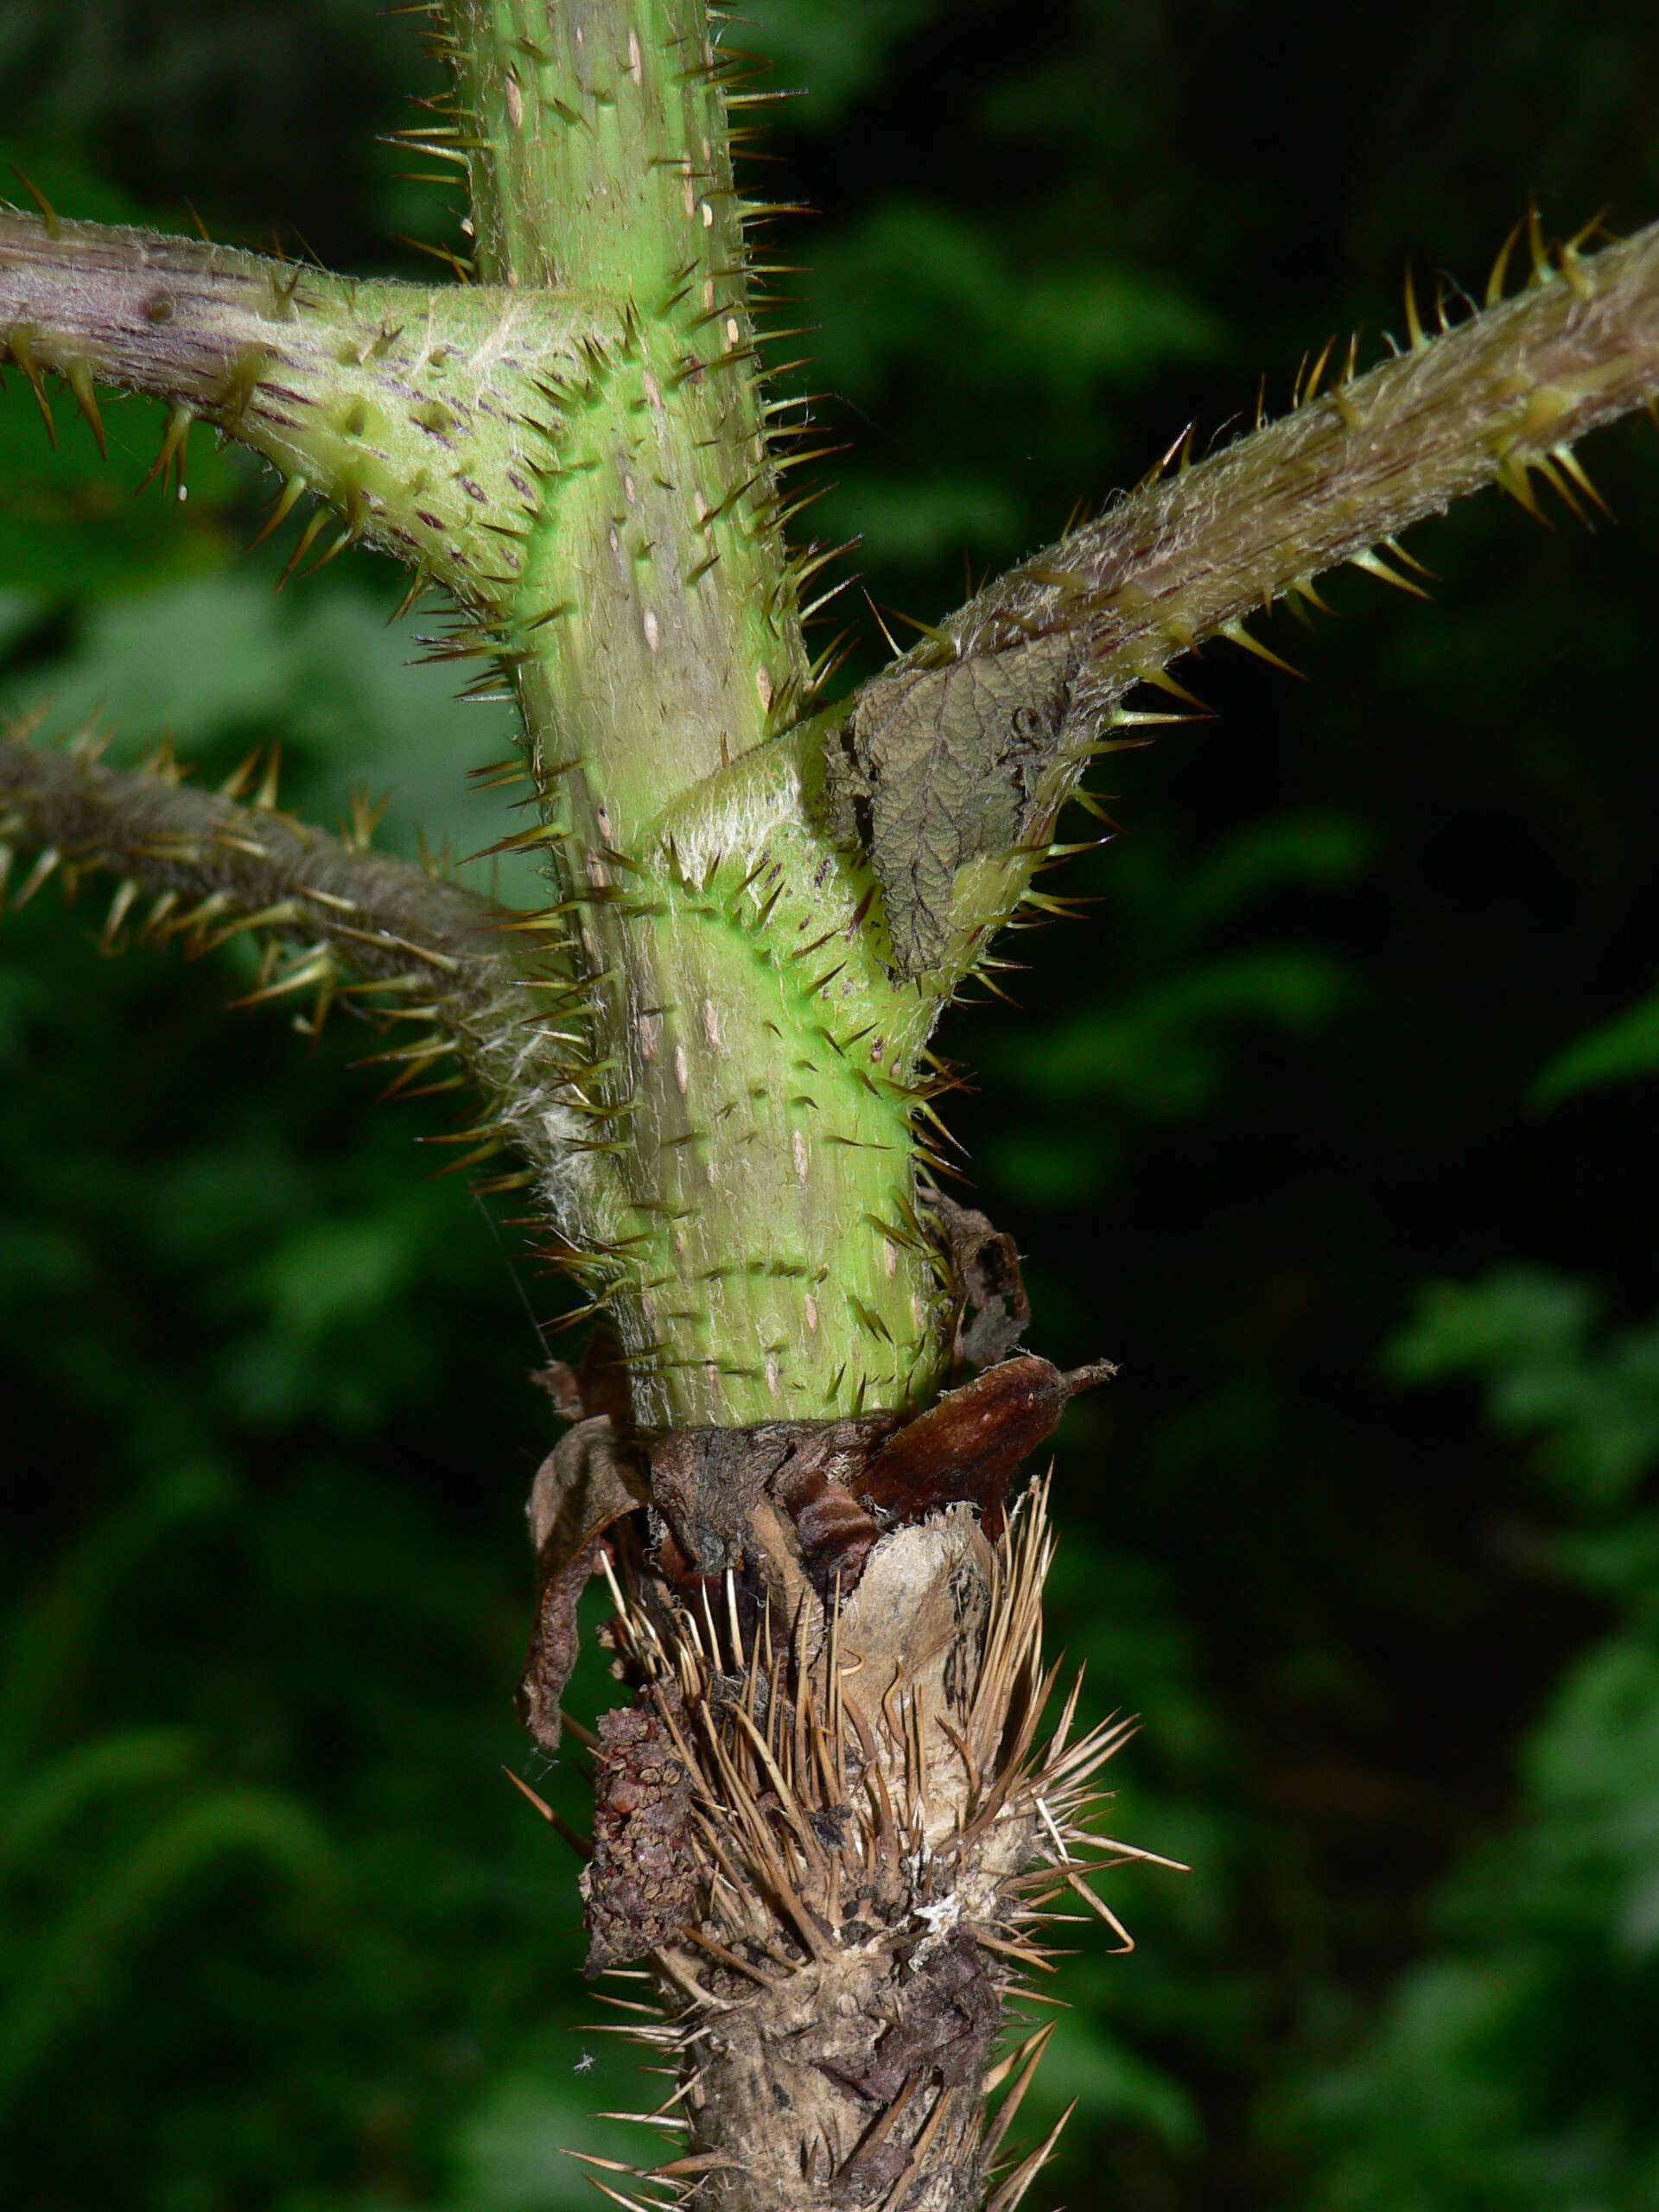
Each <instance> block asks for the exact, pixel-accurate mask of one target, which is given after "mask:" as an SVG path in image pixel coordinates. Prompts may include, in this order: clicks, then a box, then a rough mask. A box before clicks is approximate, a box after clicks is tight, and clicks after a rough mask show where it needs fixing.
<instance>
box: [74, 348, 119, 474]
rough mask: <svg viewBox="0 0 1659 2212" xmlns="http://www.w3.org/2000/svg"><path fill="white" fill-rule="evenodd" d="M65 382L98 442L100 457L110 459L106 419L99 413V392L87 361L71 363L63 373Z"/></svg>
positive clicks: (103, 459) (104, 459) (105, 459)
mask: <svg viewBox="0 0 1659 2212" xmlns="http://www.w3.org/2000/svg"><path fill="white" fill-rule="evenodd" d="M63 380H64V382H65V383H66V384H67V385H68V387H69V389H70V391H72V392H73V394H74V395H75V404H76V405H77V406H78V407H79V410H80V411H81V413H82V414H83V415H84V416H86V421H87V423H88V426H89V427H90V429H91V430H92V436H93V437H94V439H96V441H97V442H98V457H99V460H100V461H107V460H108V459H109V457H110V448H109V442H108V440H107V439H106V438H105V435H104V418H103V416H101V415H100V414H99V411H98V391H97V388H96V387H95V386H94V385H93V383H92V371H91V369H90V368H88V367H87V365H86V362H85V361H71V362H70V364H69V365H68V367H67V369H66V370H65V371H64V372H63Z"/></svg>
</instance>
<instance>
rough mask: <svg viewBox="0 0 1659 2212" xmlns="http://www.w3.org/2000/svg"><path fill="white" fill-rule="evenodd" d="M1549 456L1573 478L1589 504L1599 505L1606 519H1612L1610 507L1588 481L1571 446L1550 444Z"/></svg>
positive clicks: (1582, 466) (1581, 464)
mask: <svg viewBox="0 0 1659 2212" xmlns="http://www.w3.org/2000/svg"><path fill="white" fill-rule="evenodd" d="M1549 457H1550V459H1551V460H1552V461H1554V463H1555V466H1556V467H1558V468H1563V469H1565V470H1566V471H1567V474H1568V475H1569V476H1570V477H1571V478H1572V479H1573V482H1574V483H1575V484H1576V485H1577V486H1578V487H1579V489H1580V492H1582V493H1583V494H1584V496H1585V498H1586V499H1588V500H1589V501H1590V503H1591V505H1592V506H1595V507H1599V509H1600V510H1601V512H1602V513H1603V514H1604V515H1605V517H1606V518H1607V520H1608V521H1609V522H1611V521H1612V519H1613V511H1612V509H1611V507H1610V506H1609V505H1608V504H1607V502H1606V500H1605V499H1603V498H1602V496H1601V494H1600V493H1599V492H1598V491H1597V489H1596V487H1595V486H1594V485H1593V484H1592V482H1591V481H1590V479H1589V478H1588V477H1587V476H1586V474H1585V472H1584V465H1583V463H1582V462H1581V461H1580V459H1579V456H1578V455H1577V454H1575V453H1574V452H1573V448H1572V447H1571V446H1552V447H1551V448H1550V449H1549Z"/></svg>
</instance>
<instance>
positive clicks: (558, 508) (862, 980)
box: [424, 0, 939, 1426]
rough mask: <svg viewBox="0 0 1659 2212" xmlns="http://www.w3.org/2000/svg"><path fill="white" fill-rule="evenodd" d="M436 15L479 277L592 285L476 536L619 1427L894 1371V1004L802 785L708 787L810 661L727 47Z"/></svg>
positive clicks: (922, 1349) (864, 1384)
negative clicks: (518, 721) (514, 712)
mask: <svg viewBox="0 0 1659 2212" xmlns="http://www.w3.org/2000/svg"><path fill="white" fill-rule="evenodd" d="M448 16H449V26H450V35H449V40H448V47H449V54H450V59H451V61H452V64H453V67H454V74H455V79H456V84H457V88H458V92H459V99H458V102H457V105H456V108H455V111H454V120H453V123H451V124H441V125H440V124H435V125H434V126H433V127H432V128H431V129H430V130H428V131H427V132H426V133H425V134H424V135H425V138H426V139H427V140H428V141H429V143H430V149H431V150H433V151H435V152H447V153H448V155H449V156H450V157H451V158H452V159H454V158H459V159H461V160H464V162H465V164H466V168H467V178H468V182H469V187H470V192H471V200H472V209H473V213H472V229H473V235H474V249H475V257H476V264H477V270H478V273H479V275H480V277H484V278H486V279H487V280H488V281H491V282H493V283H504V284H505V285H507V286H510V287H514V288H517V289H523V290H524V291H526V292H528V291H531V290H540V289H545V288H553V287H561V286H570V285H580V287H581V289H582V293H583V294H584V296H586V297H588V299H590V300H593V301H595V302H599V303H600V313H601V321H605V318H606V310H607V308H608V326H607V327H605V328H604V329H603V330H602V332H601V334H600V335H597V336H595V337H594V339H593V340H590V341H589V343H588V346H587V347H586V350H585V353H584V358H583V362H582V366H581V369H580V371H579V372H576V373H575V374H574V375H572V376H568V377H562V378H560V379H559V380H558V381H557V383H556V385H555V384H551V383H550V386H549V390H548V402H549V416H550V421H552V420H554V419H556V423H557V425H558V428H557V435H550V436H549V437H548V439H547V440H546V442H545V459H544V461H543V463H542V465H541V466H540V467H539V468H538V470H537V486H536V490H535V493H534V496H533V497H532V498H531V499H528V500H527V501H526V503H525V511H524V518H523V524H522V528H520V529H518V530H517V531H515V532H514V533H513V542H512V543H508V544H506V545H505V546H504V559H503V575H502V577H501V579H500V588H501V614H500V619H499V624H498V626H497V627H496V631H495V636H496V639H497V642H498V643H499V646H500V649H501V657H502V659H503V661H504V663H505V665H506V666H507V667H508V668H509V669H510V670H511V671H512V681H513V683H514V686H515V688H516V690H517V693H518V700H519V702H520V705H521V707H522V709H523V714H524V728H525V734H526V741H527V745H528V749H529V754H530V765H531V771H532V773H533V775H534V777H535V779H536V783H537V791H538V795H539V804H540V806H541V810H542V815H543V821H544V823H545V825H546V831H547V842H548V847H549V858H550V876H551V878H552V880H553V881H554V884H555V886H556V898H555V901H554V908H555V910H556V911H554V912H550V916H549V918H548V928H549V931H550V935H551V936H554V937H556V938H557V939H558V941H559V942H560V943H561V944H562V945H563V948H564V950H566V952H567V954H568V956H569V959H570V962H571V963H572V965H573V967H574V969H575V972H576V973H577V974H578V975H579V976H580V977H581V978H582V983H583V988H582V991H581V992H580V994H578V995H573V997H572V999H571V1001H569V1004H568V1005H565V1006H563V1007H561V1008H560V1009H559V1019H560V1020H562V1021H563V1023H564V1025H565V1027H566V1028H567V1029H568V1030H569V1037H570V1047H569V1058H568V1061H567V1070H568V1082H569V1088H570V1090H571V1091H572V1092H573V1093H574V1094H575V1095H576V1096H579V1097H580V1099H581V1101H582V1108H583V1110H585V1111H586V1112H588V1114H589V1115H590V1116H591V1119H592V1122H593V1127H594V1145H595V1147H599V1148H601V1150H602V1153H603V1155H604V1158H605V1161H606V1174H607V1189H608V1191H609V1192H610V1205H609V1213H608V1217H607V1219H606V1220H605V1221H604V1222H603V1223H602V1224H601V1230H600V1234H599V1235H598V1236H596V1237H595V1238H594V1239H593V1240H592V1243H591V1245H590V1249H588V1251H586V1252H584V1253H581V1254H578V1255H575V1261H576V1263H577V1264H578V1266H580V1267H581V1268H583V1269H584V1271H585V1273H586V1275H587V1277H588V1281H590V1282H593V1283H594V1284H595V1285H596V1286H597V1289H596V1294H597V1295H599V1296H601V1297H602V1298H603V1299H604V1300H605V1301H606V1303H607V1306H609V1309H610V1311H611V1313H613V1316H614V1318H615V1320H616V1322H617V1325H618V1326H619V1329H620V1334H621V1336H622V1338H623V1342H624V1347H625V1349H626V1352H627V1353H628V1355H629V1357H630V1361H631V1363H632V1373H633V1376H634V1389H635V1397H636V1405H637V1410H638V1412H639V1415H640V1417H641V1418H642V1419H643V1420H645V1421H647V1422H649V1423H652V1424H654V1425H661V1426H671V1425H676V1424H682V1425H683V1424H686V1423H691V1422H705V1423H716V1424H724V1425H744V1424H747V1423H752V1422H754V1421H763V1420H767V1419H777V1418H779V1417H782V1416H793V1417H797V1418H810V1417H816V1416H822V1415H833V1414H840V1413H843V1412H849V1411H853V1410H856V1409H858V1408H861V1407H862V1406H865V1405H878V1404H882V1405H897V1404H901V1403H904V1402H911V1401H913V1400H915V1399H916V1398H917V1397H918V1396H922V1395H926V1393H927V1392H928V1391H929V1390H930V1389H931V1386H932V1384H933V1382H934V1380H935V1378H936V1369H937V1351H936V1346H937V1342H938V1319H939V1308H938V1289H937V1285H936V1283H935V1281H934V1277H933V1272H932V1267H931V1259H930V1255H928V1253H927V1252H926V1251H925V1249H922V1242H921V1240H920V1239H918V1237H917V1236H915V1235H914V1233H913V1230H912V1228H911V1227H910V1226H909V1224H911V1223H912V1222H913V1218H914V1216H913V1209H912V1160H913V1145H912V1136H911V1130H910V1119H909V1114H910V1103H911V1102H910V1099H909V1096H908V1095H907V1091H906V1085H905V1081H904V1077H905V1072H906V1064H907V1061H908V1058H909V1057H910V1055H909V1051H908V1047H909V1046H910V1045H911V1044H912V1043H913V1042H914V1041H915V1040H914V1039H912V1038H911V1037H909V1036H908V1035H907V1034H906V1030H907V1028H909V1029H913V1027H914V1022H913V1019H912V1018H911V1017H909V1016H908V1015H907V1014H906V1012H905V1011H904V1010H903V1009H901V1008H899V1007H895V1006H894V1005H893V1002H892V995H891V993H890V992H889V991H888V990H887V986H886V983H885V979H884V977H883V976H882V975H881V973H880V969H879V967H878V966H876V965H875V964H874V963H872V961H871V959H870V957H869V954H868V948H867V947H866V946H865V944H863V942H862V941H861V934H860V931H859V930H858V927H857V913H858V906H859V899H860V898H861V896H862V890H863V887H862V886H861V884H860V882H859V881H858V880H857V876H856V871H855V870H853V869H851V868H849V866H848V864H847V863H846V862H845V861H842V860H841V859H840V858H839V857H838V856H837V855H836V854H835V853H834V852H833V851H832V850H831V849H830V848H829V846H828V845H827V844H825V843H823V842H818V841H817V840H815V838H814V837H813V836H812V834H811V832H810V829H809V828H808V826H807V823H806V819H805V800H804V794H803V793H802V791H799V790H798V789H796V790H792V791H788V792H786V793H784V794H782V795H781V797H780V798H779V804H777V805H775V806H774V807H773V808H772V813H771V814H770V816H766V815H765V813H764V810H762V812H761V813H759V814H758V813H757V812H756V811H755V810H754V809H753V808H752V807H751V808H746V807H744V806H741V805H737V806H726V807H724V811H723V815H722V804H723V802H722V791H723V789H724V786H723V785H722V778H724V777H725V776H726V775H727V774H728V772H729V771H730V769H731V768H732V766H733V765H734V764H737V763H741V762H743V761H744V760H747V757H748V756H749V755H751V754H752V753H755V752H756V751H757V749H758V748H762V747H770V746H772V745H773V744H774V742H775V741H776V740H777V738H778V737H779V734H780V733H782V732H785V731H787V730H788V729H789V728H791V727H792V726H793V725H794V724H795V723H796V722H797V721H798V719H799V716H800V714H801V712H802V709H803V707H804V702H805V699H806V696H807V688H808V677H807V658H806V653H805V649H804V645H803V642H802V638H801V629H800V621H799V617H798V608H797V595H796V579H795V575H794V573H793V571H792V569H791V565H790V562H789V559H788V556H787V554H786V551H785V544H784V538H783V527H782V522H783V518H782V512H781V505H780V499H779V490H778V484H777V480H776V478H775V474H774V470H773V467H772V461H771V459H770V457H769V455H768V453H767V449H766V442H765V437H764V435H763V408H762V402H761V397H760V373H759V369H758V365H757V360H756V352H755V336H754V327H753V317H752V313H751V307H750V302H749V296H748V285H747V267H746V257H745V245H744V224H745V210H744V208H743V207H742V205H741V202H740V201H739V200H738V197H737V194H736V191H735V188H734V182H733V177H732V166H731V152H730V131H729V125H728V114H727V104H728V86H727V83H726V78H727V74H728V72H727V69H726V66H725V65H724V63H723V62H722V61H721V59H720V58H719V57H718V56H717V54H716V53H715V48H714V46H713V43H712V41H711V39H710V34H709V23H708V19H707V14H706V10H705V9H704V7H703V5H702V0H544V3H543V0H452V4H451V6H450V8H449V10H448ZM790 760H791V762H794V763H795V764H796V768H797V769H798V756H796V755H794V754H791V755H790ZM791 772H795V771H794V770H791ZM705 802H706V803H705ZM688 805H689V806H690V808H691V811H692V818H690V819H689V820H679V819H678V817H679V814H680V811H681V810H683V809H684V808H686V807H687V806H688ZM722 818H723V819H724V821H725V824H726V827H725V829H724V831H722V832H721V834H720V835H718V836H715V835H713V834H711V832H710V828H709V825H710V823H712V822H714V821H715V820H717V819H722ZM677 823H678V827H676V825H677ZM785 847H787V850H785ZM693 848H695V851H694V850H693ZM809 887H810V889H811V891H812V893H813V895H812V896H810V897H808V896H806V895H804V894H805V893H806V891H807V890H808V888H809ZM842 893H844V894H845V895H844V896H842ZM826 905H827V906H828V909H829V919H828V923H826V912H825V910H826ZM849 924H850V925H851V926H850V927H849V926H848V925H849Z"/></svg>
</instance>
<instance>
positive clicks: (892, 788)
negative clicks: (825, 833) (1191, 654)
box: [824, 633, 1078, 980]
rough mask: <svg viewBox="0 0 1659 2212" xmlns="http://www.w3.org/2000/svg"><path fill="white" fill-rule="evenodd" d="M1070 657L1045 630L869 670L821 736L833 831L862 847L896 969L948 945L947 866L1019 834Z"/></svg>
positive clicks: (1051, 740) (1026, 825) (1071, 642)
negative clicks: (913, 664) (825, 740)
mask: <svg viewBox="0 0 1659 2212" xmlns="http://www.w3.org/2000/svg"><path fill="white" fill-rule="evenodd" d="M1077 658H1078V655H1077V643H1076V641H1075V639H1072V638H1071V637H1070V636H1069V635H1066V634H1065V633H1057V634H1056V635H1055V636H1053V637H1052V638H1039V639H1033V641H1032V642H1031V643H1030V644H1029V645H1019V646H1015V647H1013V648H1011V649H1010V650H1008V651H1007V652H999V653H984V654H976V655H974V656H972V657H970V658H968V659H965V660H960V661H953V662H952V663H950V665H949V666H948V667H944V668H918V669H906V670H905V671H903V672H902V673H900V674H899V675H896V676H892V677H879V678H878V679H877V680H876V681H875V682H874V683H872V684H870V685H869V686H868V688H867V689H866V690H864V692H863V693H862V694H861V696H860V698H859V701H858V703H857V705H856V706H855V709H854V710H853V713H852V715H851V716H850V718H849V721H847V722H846V723H845V724H844V725H843V726H842V728H841V730H840V731H839V732H838V733H837V734H836V737H835V738H834V739H832V740H831V741H830V743H829V747H828V749H827V751H826V754H825V762H824V780H825V791H826V794H827V797H828V800H829V813H830V828H831V834H832V835H833V836H836V837H837V838H838V839H839V840H840V841H841V842H843V843H845V844H851V843H854V842H857V843H858V844H860V845H861V846H862V848H863V849H864V852H865V855H866V856H867V858H868V861H869V863H870V866H871V868H872V869H873V870H874V874H875V878H876V880H877V881H878V883H880V887H881V890H882V893H883V896H884V898H885V899H886V901H887V928H888V933H889V936H890V938H891V940H892V949H893V972H894V974H895V975H896V976H898V977H899V978H900V980H907V979H908V978H910V977H912V976H919V975H924V974H925V973H926V972H927V971H928V970H930V969H936V968H938V967H939V966H941V965H942V964H943V963H944V960H945V958H946V957H947V956H948V953H949V950H950V942H951V937H952V926H951V902H952V899H953V895H954V893H955V890H956V881H957V872H958V870H959V869H961V868H963V867H964V866H965V865H966V864H967V863H968V862H969V861H973V860H977V859H979V858H981V857H982V856H983V855H1000V854H1003V853H1007V852H1010V851H1012V850H1013V849H1014V847H1016V846H1017V845H1020V844H1021V843H1022V842H1025V840H1026V838H1027V835H1028V834H1029V832H1030V830H1031V828H1032V826H1033V818H1034V807H1035V802H1036V798H1037V795H1038V790H1039V785H1040V784H1041V782H1042V779H1043V777H1044V773H1045V772H1046V770H1047V768H1048V767H1049V766H1050V765H1051V763H1052V760H1053V758H1054V754H1055V752H1056V749H1057V747H1058V744H1059V740H1060V734H1061V732H1062V730H1063V728H1064V727H1065V717H1066V709H1067V707H1068V704H1069V702H1070V699H1071V687H1072V683H1073V679H1074V677H1075V676H1076V672H1077Z"/></svg>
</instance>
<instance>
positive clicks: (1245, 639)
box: [1221, 622, 1306, 683]
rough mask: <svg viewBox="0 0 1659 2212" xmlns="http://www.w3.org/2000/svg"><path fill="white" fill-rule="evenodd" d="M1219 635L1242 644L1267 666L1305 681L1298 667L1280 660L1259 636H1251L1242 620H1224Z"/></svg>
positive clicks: (1302, 681)
mask: <svg viewBox="0 0 1659 2212" xmlns="http://www.w3.org/2000/svg"><path fill="white" fill-rule="evenodd" d="M1221 635H1222V636H1223V637H1224V638H1226V639H1229V640H1230V643H1232V644H1233V645H1243V648H1244V650H1245V652H1247V653H1254V654H1255V657H1256V658H1257V659H1258V660H1264V661H1266V663H1267V664H1268V667H1269V668H1277V669H1281V670H1282V671H1283V672H1284V673H1285V674H1286V675H1287V676H1294V677H1295V678H1296V680H1297V682H1298V683H1306V677H1304V676H1303V674H1302V671H1301V670H1300V668H1293V667H1292V666H1291V664H1290V663H1289V662H1288V661H1287V660H1281V658H1280V657H1279V655H1278V654H1277V653H1276V652H1274V650H1273V648H1272V647H1271V646H1270V645H1263V644H1262V640H1261V639H1260V638H1253V637H1252V636H1251V635H1250V633H1249V631H1248V630H1247V629H1246V628H1245V627H1244V625H1243V623H1242V622H1224V623H1223V624H1222V626H1221Z"/></svg>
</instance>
